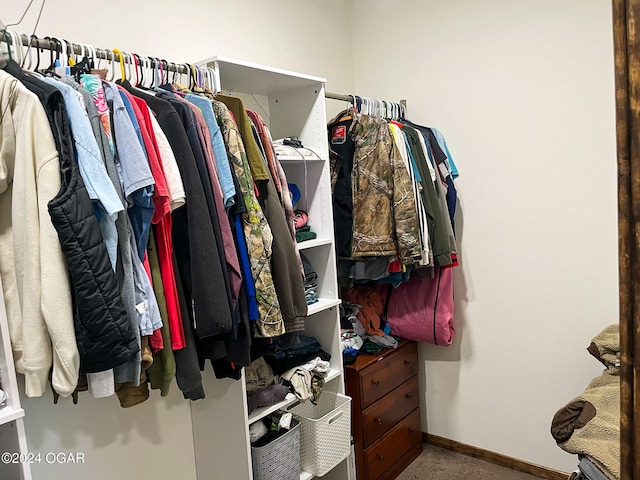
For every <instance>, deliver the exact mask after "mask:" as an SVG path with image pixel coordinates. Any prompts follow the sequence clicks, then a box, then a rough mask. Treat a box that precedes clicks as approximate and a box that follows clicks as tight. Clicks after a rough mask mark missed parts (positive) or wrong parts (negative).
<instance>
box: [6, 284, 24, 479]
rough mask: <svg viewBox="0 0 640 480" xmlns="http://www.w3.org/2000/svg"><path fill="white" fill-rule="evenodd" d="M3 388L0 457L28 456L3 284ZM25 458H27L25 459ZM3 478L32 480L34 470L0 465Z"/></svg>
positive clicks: (11, 465)
mask: <svg viewBox="0 0 640 480" xmlns="http://www.w3.org/2000/svg"><path fill="white" fill-rule="evenodd" d="M0 388H2V390H4V392H5V393H6V394H7V402H6V405H5V406H4V407H0V453H5V452H8V453H12V454H19V455H22V456H23V457H24V456H25V455H27V454H28V453H29V450H28V448H27V436H26V433H25V429H24V410H23V409H22V407H21V406H20V394H19V392H18V381H17V379H16V369H15V366H14V363H13V353H12V352H11V340H10V338H9V324H8V322H7V311H6V308H5V304H4V296H3V295H2V281H1V280H0ZM24 458H26V457H24ZM0 478H2V479H7V480H12V479H22V480H31V466H30V465H29V463H28V462H17V463H9V464H6V463H5V462H0Z"/></svg>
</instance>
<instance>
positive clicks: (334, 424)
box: [287, 391, 351, 477]
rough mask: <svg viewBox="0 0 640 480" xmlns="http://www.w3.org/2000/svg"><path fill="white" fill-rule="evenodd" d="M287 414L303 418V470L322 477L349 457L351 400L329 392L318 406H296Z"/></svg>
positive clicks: (304, 404) (301, 420) (301, 419)
mask: <svg viewBox="0 0 640 480" xmlns="http://www.w3.org/2000/svg"><path fill="white" fill-rule="evenodd" d="M287 410H288V411H290V412H291V413H293V414H294V415H296V416H297V417H299V418H300V423H301V426H302V428H301V432H300V443H301V450H300V456H301V464H302V470H304V471H305V472H309V473H311V474H313V475H314V476H316V477H321V476H323V475H324V474H325V473H327V472H328V471H330V470H331V469H332V468H333V467H335V466H336V465H337V464H339V463H340V462H341V461H342V460H344V459H345V458H347V457H348V456H349V453H350V447H351V445H350V444H351V398H350V397H347V396H345V395H340V394H339V393H333V392H327V391H325V392H322V395H320V399H319V401H318V404H317V405H314V404H313V403H311V402H309V401H307V402H305V403H294V404H293V405H291V406H290V407H288V408H287Z"/></svg>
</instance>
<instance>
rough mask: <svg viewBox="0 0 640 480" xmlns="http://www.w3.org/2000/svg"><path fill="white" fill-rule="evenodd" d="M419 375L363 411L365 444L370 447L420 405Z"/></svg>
mask: <svg viewBox="0 0 640 480" xmlns="http://www.w3.org/2000/svg"><path fill="white" fill-rule="evenodd" d="M419 395H420V390H419V385H418V377H417V376H415V377H413V378H411V380H408V381H406V382H405V383H403V384H402V385H400V386H399V387H398V388H396V389H395V390H393V391H391V392H390V393H389V394H388V395H385V396H384V397H383V398H381V399H380V400H379V401H377V402H376V403H374V404H373V405H371V406H370V407H369V408H367V409H366V410H365V411H364V412H362V424H363V430H364V431H363V440H364V441H363V445H364V448H368V447H369V445H371V444H372V443H373V442H375V441H376V440H378V438H380V437H381V436H382V435H384V434H385V433H386V432H387V431H388V430H389V429H390V428H391V427H393V426H394V425H395V424H396V423H398V421H399V420H401V419H403V418H404V417H405V416H407V414H408V413H410V412H411V411H413V410H415V409H416V408H417V407H418V405H419Z"/></svg>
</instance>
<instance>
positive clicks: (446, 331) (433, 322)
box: [376, 267, 456, 345]
mask: <svg viewBox="0 0 640 480" xmlns="http://www.w3.org/2000/svg"><path fill="white" fill-rule="evenodd" d="M434 270H435V276H434V278H422V277H420V276H418V275H415V274H414V275H411V278H410V279H409V281H408V282H406V283H403V284H401V285H400V286H399V287H398V288H395V289H394V290H393V292H392V293H391V297H390V298H388V293H389V289H390V288H393V287H392V286H391V285H380V284H379V285H377V286H376V288H377V289H378V291H379V292H380V297H381V298H382V302H383V304H385V303H386V302H387V301H388V303H389V306H388V311H387V322H388V323H389V326H390V327H391V334H392V335H396V336H398V337H402V338H406V339H409V340H415V341H417V342H427V343H433V344H435V345H451V342H452V341H453V337H454V336H455V333H456V332H455V329H454V328H453V269H451V268H440V267H436V268H435V269H434Z"/></svg>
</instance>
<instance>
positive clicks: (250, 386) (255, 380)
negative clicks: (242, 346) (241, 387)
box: [244, 357, 280, 392]
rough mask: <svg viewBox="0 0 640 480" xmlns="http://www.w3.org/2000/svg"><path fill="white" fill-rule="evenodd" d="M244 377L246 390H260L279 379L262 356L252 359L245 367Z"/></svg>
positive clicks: (277, 381)
mask: <svg viewBox="0 0 640 480" xmlns="http://www.w3.org/2000/svg"><path fill="white" fill-rule="evenodd" d="M244 377H245V381H246V385H247V391H248V392H253V391H256V390H260V389H261V388H265V387H268V386H269V385H273V384H275V383H279V381H280V380H279V378H278V376H277V375H275V374H274V373H273V369H272V368H271V367H270V366H269V364H267V362H265V360H264V357H260V358H258V359H256V360H254V361H253V362H251V365H249V366H248V367H245V369H244Z"/></svg>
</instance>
